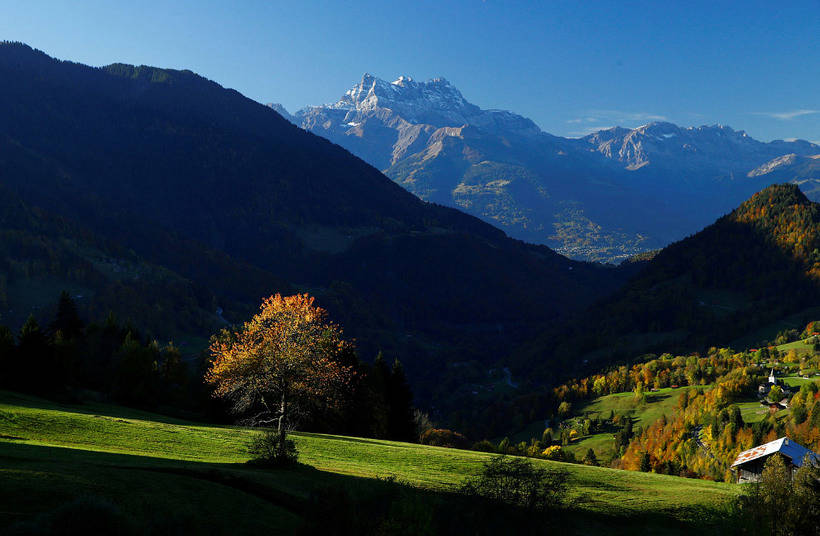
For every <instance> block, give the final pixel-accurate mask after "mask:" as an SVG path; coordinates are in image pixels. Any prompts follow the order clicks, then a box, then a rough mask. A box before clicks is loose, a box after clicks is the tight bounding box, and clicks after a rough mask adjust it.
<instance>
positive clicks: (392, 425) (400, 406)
mask: <svg viewBox="0 0 820 536" xmlns="http://www.w3.org/2000/svg"><path fill="white" fill-rule="evenodd" d="M387 397H388V408H389V414H388V422H389V434H390V439H395V440H397V441H414V440H415V439H416V437H417V435H418V434H417V432H416V424H415V421H414V419H413V393H412V391H411V390H410V384H409V383H408V382H407V376H405V374H404V367H402V365H401V362H400V361H399V360H398V359H396V360H395V361H393V369H392V370H391V371H390V380H389V389H388V391H387Z"/></svg>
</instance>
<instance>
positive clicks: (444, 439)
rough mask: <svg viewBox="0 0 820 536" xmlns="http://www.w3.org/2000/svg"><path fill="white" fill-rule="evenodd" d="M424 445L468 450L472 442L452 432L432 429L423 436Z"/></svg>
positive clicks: (422, 442)
mask: <svg viewBox="0 0 820 536" xmlns="http://www.w3.org/2000/svg"><path fill="white" fill-rule="evenodd" d="M420 442H421V444H422V445H432V446H434V447H450V448H453V449H467V448H469V447H470V442H469V441H468V440H467V438H466V437H464V436H463V435H461V434H459V433H458V432H454V431H452V430H447V429H442V428H431V429H430V430H427V431H426V432H424V433H423V434H421V438H420Z"/></svg>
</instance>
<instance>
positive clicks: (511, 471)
mask: <svg viewBox="0 0 820 536" xmlns="http://www.w3.org/2000/svg"><path fill="white" fill-rule="evenodd" d="M568 480H569V472H568V471H567V470H565V469H545V468H541V467H536V466H535V465H533V464H532V462H530V461H528V460H525V459H522V458H507V457H505V456H497V457H495V458H493V459H492V460H490V461H489V462H487V463H485V464H484V467H483V469H482V471H481V474H479V475H478V476H476V477H474V478H471V479H467V480H466V481H465V482H464V483H463V484H462V486H461V492H462V493H463V494H465V495H467V496H477V497H482V498H484V499H489V500H491V501H496V502H500V503H504V504H508V505H511V506H517V507H520V508H525V509H527V510H537V511H543V510H547V509H549V508H552V507H556V506H559V505H560V504H561V503H562V502H563V500H564V497H565V496H566V492H567V482H568Z"/></svg>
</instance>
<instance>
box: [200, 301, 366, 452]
mask: <svg viewBox="0 0 820 536" xmlns="http://www.w3.org/2000/svg"><path fill="white" fill-rule="evenodd" d="M349 347H350V343H348V342H346V341H345V340H344V339H343V338H342V330H341V328H340V327H339V326H337V325H336V324H334V323H332V322H330V321H328V319H327V313H326V311H325V310H324V309H322V308H320V307H318V306H317V305H315V304H314V299H313V298H312V297H310V296H308V295H307V294H297V295H295V296H288V297H282V296H281V295H279V294H276V295H275V296H271V297H269V298H267V299H265V300H264V301H263V303H262V306H261V308H260V311H259V313H258V314H256V315H255V316H254V317H253V318H251V320H249V321H248V322H246V323H245V324H244V325H243V326H242V327H241V328H240V329H238V330H228V329H226V330H223V331H222V332H221V333H220V334H219V335H218V336H215V337H213V338H212V340H211V346H210V352H211V355H212V357H213V361H212V364H211V367H210V370H209V371H208V372H207V374H206V376H205V379H206V381H207V382H208V383H210V384H211V385H213V386H214V395H215V396H217V397H220V398H224V399H227V400H229V401H230V402H231V403H232V405H233V410H234V411H235V412H236V413H238V414H247V413H250V414H251V415H252V416H251V417H250V419H249V420H250V422H251V424H253V425H270V424H273V423H276V430H277V432H278V439H279V444H280V446H281V447H282V448H284V445H285V435H286V433H287V429H288V428H289V427H290V425H291V424H292V422H291V421H292V416H293V415H294V414H296V412H297V411H299V410H303V409H306V408H307V407H308V406H315V405H316V402H322V403H326V404H334V403H335V402H337V401H338V399H339V396H338V395H339V394H340V393H341V392H342V390H343V389H344V388H345V386H346V385H348V383H349V382H350V380H351V378H352V376H353V370H352V367H349V366H345V365H343V364H342V363H341V362H340V359H339V358H340V356H341V355H342V353H343V352H345V351H346V350H349V349H350V348H349Z"/></svg>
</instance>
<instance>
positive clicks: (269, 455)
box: [248, 430, 299, 467]
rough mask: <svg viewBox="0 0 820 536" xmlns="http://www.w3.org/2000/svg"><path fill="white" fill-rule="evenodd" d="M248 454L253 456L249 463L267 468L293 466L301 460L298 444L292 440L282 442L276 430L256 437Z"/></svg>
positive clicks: (267, 431) (249, 446)
mask: <svg viewBox="0 0 820 536" xmlns="http://www.w3.org/2000/svg"><path fill="white" fill-rule="evenodd" d="M248 452H250V453H251V454H252V455H253V458H252V459H251V461H250V462H249V463H252V464H254V465H261V466H265V467H282V466H286V465H292V464H295V463H296V461H297V460H298V458H299V452H298V450H297V449H296V443H294V442H293V440H291V439H285V440H284V441H282V438H281V437H280V435H279V433H278V432H276V431H274V430H265V431H264V432H262V433H261V434H257V435H254V437H253V439H251V442H250V445H248Z"/></svg>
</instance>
